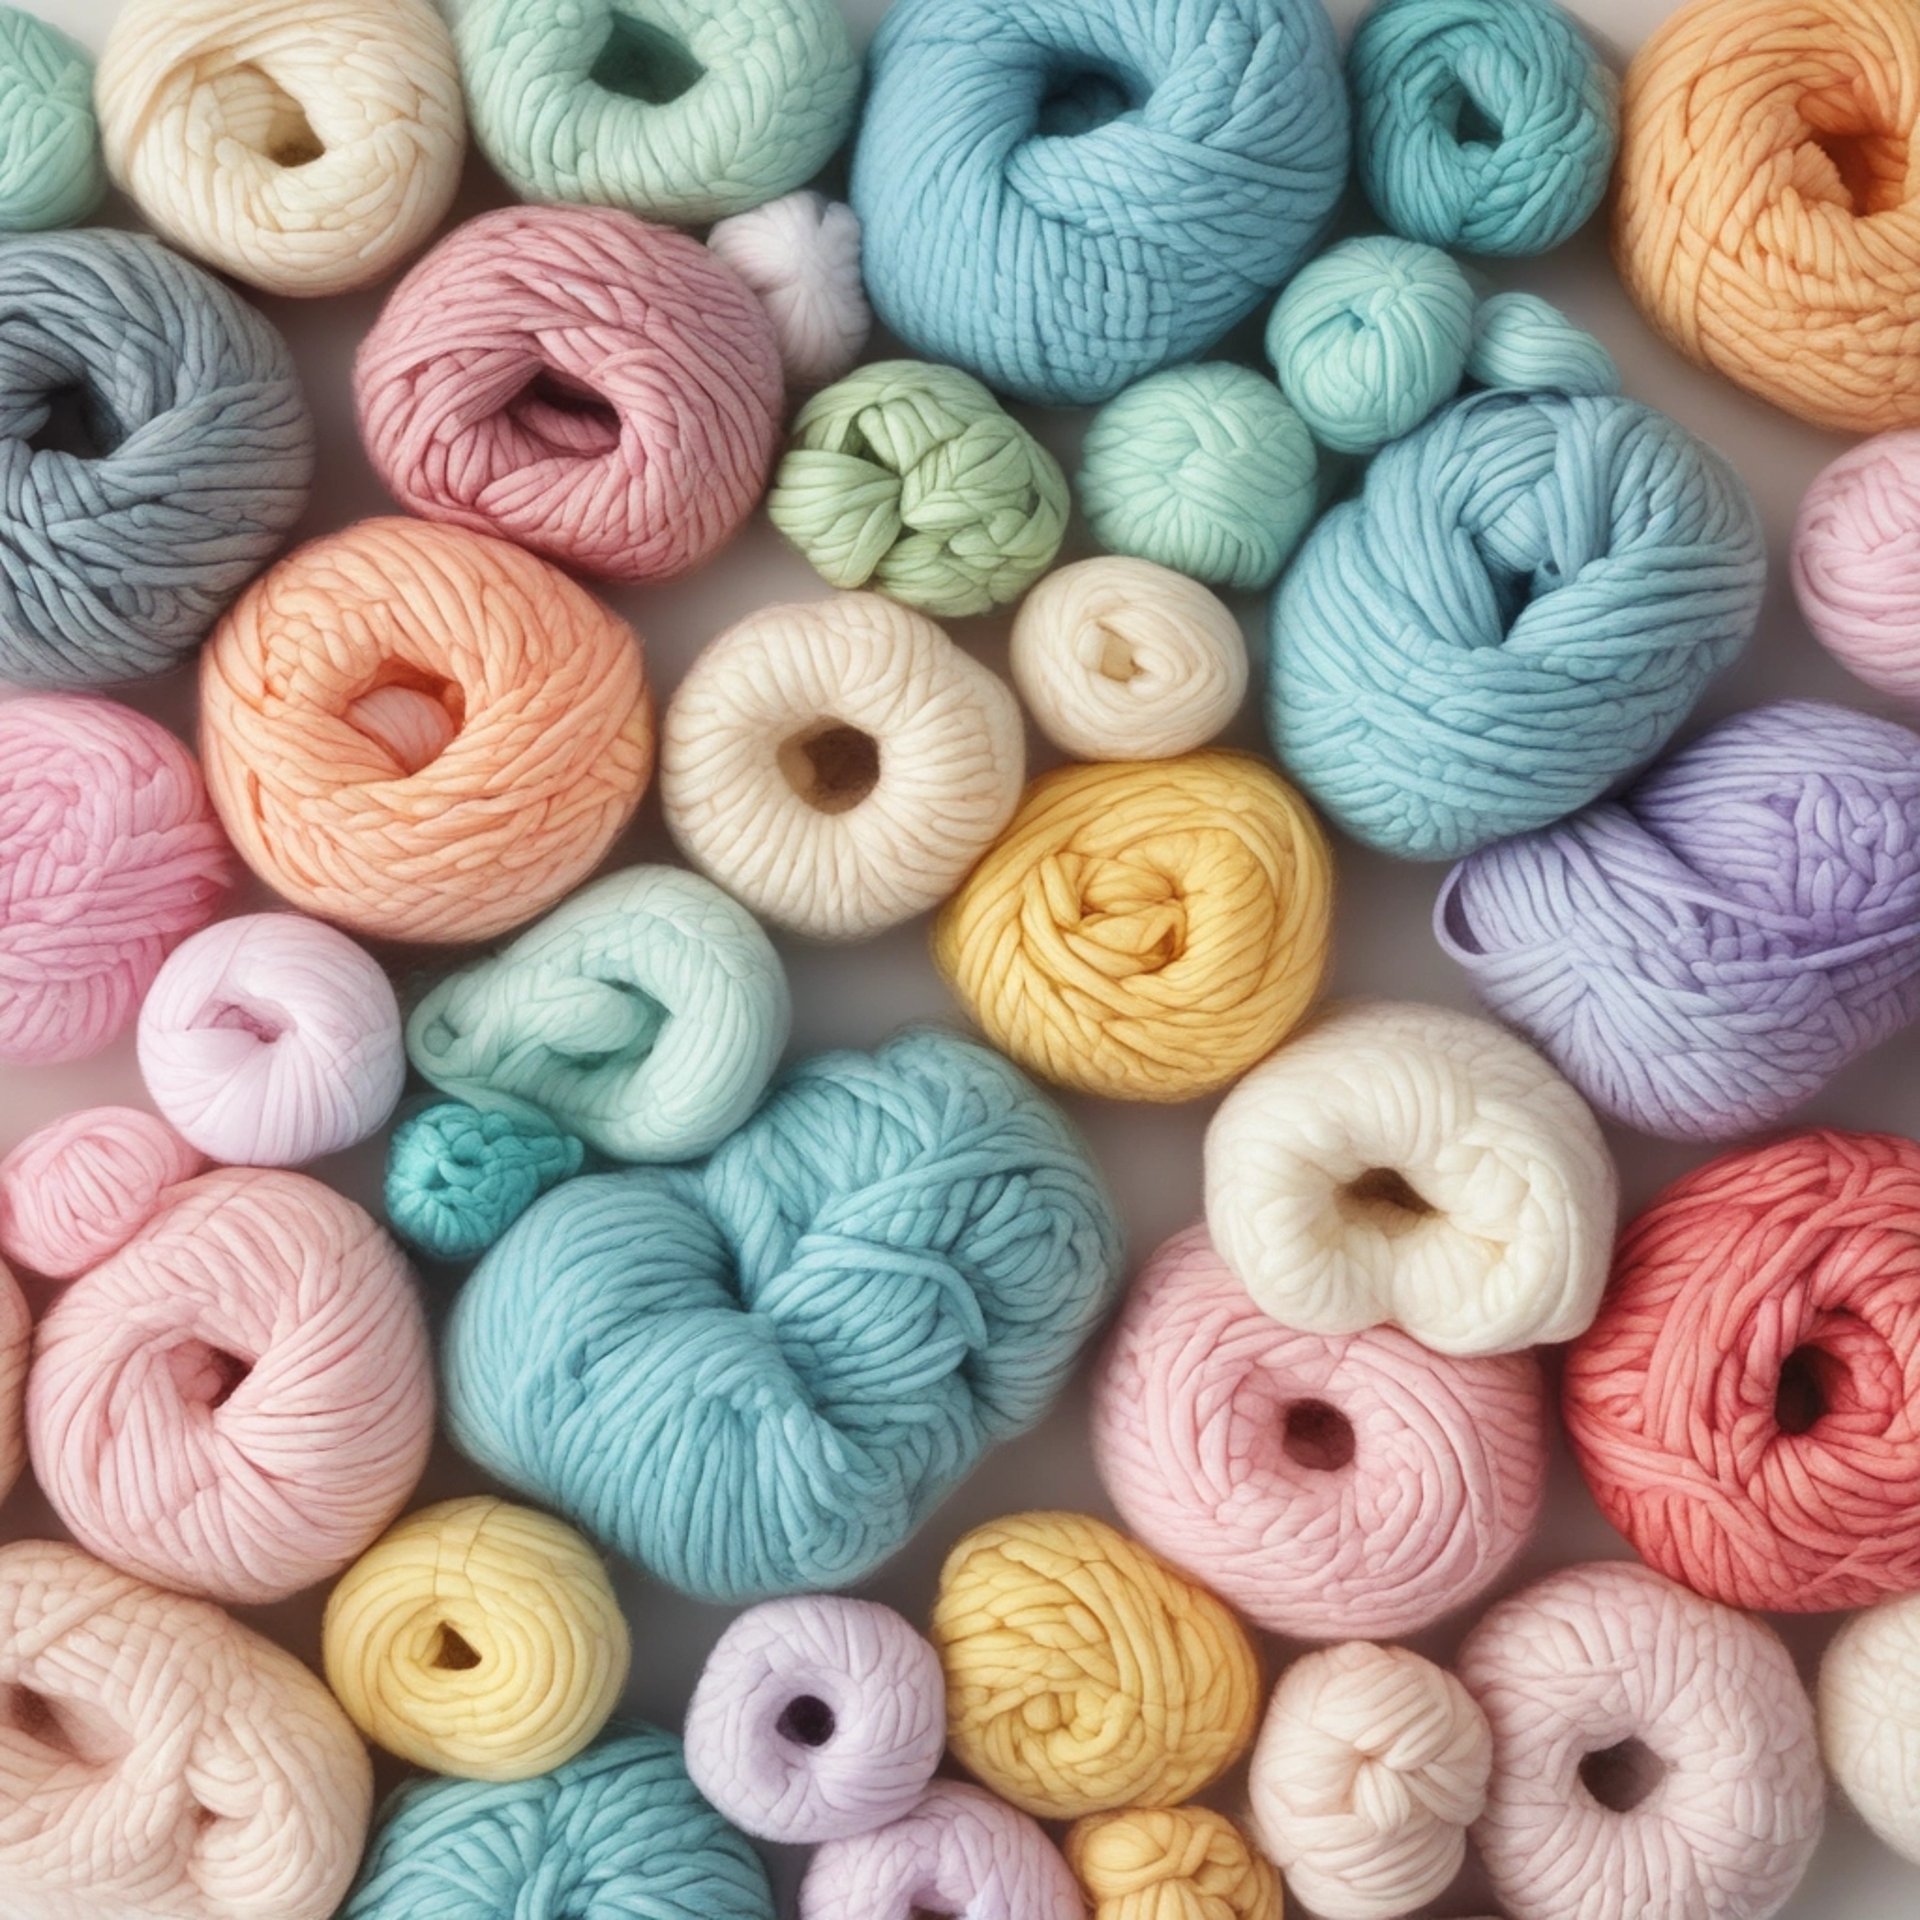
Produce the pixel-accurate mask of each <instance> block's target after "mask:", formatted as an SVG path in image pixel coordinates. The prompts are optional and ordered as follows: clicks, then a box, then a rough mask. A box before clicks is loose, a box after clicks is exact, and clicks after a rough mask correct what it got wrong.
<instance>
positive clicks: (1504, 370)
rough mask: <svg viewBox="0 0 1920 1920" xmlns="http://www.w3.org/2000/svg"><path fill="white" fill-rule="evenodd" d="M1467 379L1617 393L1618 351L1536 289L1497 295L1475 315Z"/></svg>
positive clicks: (1531, 388)
mask: <svg viewBox="0 0 1920 1920" xmlns="http://www.w3.org/2000/svg"><path fill="white" fill-rule="evenodd" d="M1467 378H1468V379H1469V380H1471V381H1473V382H1475V383H1476V384H1477V385H1479V386H1482V387H1511V388H1514V389H1516V390H1517V391H1519V392H1522V393H1541V392H1547V391H1551V392H1554V393H1593V394H1603V393H1618V392H1619V391H1620V369H1619V368H1618V367H1617V366H1615V365H1614V362H1613V355H1612V354H1610V353H1609V352H1608V351H1607V350H1606V348H1605V347H1603V346H1602V345H1601V344H1600V342H1599V341H1598V340H1596V339H1595V338H1594V337H1593V335H1592V334H1590V333H1589V332H1587V330H1586V329H1585V328H1584V327H1578V326H1575V325H1574V323H1573V322H1572V321H1571V320H1569V319H1568V318H1567V316H1566V315H1565V314H1564V313H1562V312H1561V311H1560V309H1559V308H1558V307H1556V306H1552V305H1550V304H1549V303H1548V302H1547V301H1545V300H1542V299H1541V298H1540V297H1539V295H1538V294H1532V293H1495V294H1490V295H1489V296H1488V297H1487V298H1486V299H1485V300H1482V301H1481V303H1480V308H1479V311H1478V312H1477V313H1475V315H1474V316H1473V346H1472V348H1471V350H1470V351H1469V352H1468V354H1467Z"/></svg>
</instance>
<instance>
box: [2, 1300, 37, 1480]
mask: <svg viewBox="0 0 1920 1920" xmlns="http://www.w3.org/2000/svg"><path fill="white" fill-rule="evenodd" d="M32 1351H33V1313H32V1310H31V1309H30V1308H29V1307H28V1305H27V1299H26V1295H25V1294H23V1293H22V1292H21V1291H20V1283H19V1282H18V1281H17V1280H15V1279H14V1277H13V1275H12V1274H11V1273H9V1272H8V1271H7V1269H6V1267H5V1266H4V1265H0V1500H4V1499H6V1497H7V1495H8V1494H10V1493H11V1492H12V1491H13V1483H14V1482H15V1481H16V1480H18V1479H19V1478H20V1469H21V1468H22V1467H23V1466H25V1465H26V1463H27V1434H26V1425H25V1422H24V1418H23V1409H24V1407H25V1405H26V1393H27V1359H28V1356H29V1355H30V1354H31V1353H32Z"/></svg>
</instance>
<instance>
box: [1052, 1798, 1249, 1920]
mask: <svg viewBox="0 0 1920 1920" xmlns="http://www.w3.org/2000/svg"><path fill="white" fill-rule="evenodd" d="M1066 1853H1067V1864H1068V1865H1069V1866H1070V1867H1072V1869H1073V1870H1074V1872H1075V1874H1077V1875H1078V1876H1079V1880H1080V1884H1081V1885H1082V1886H1083V1887H1084V1888H1085V1889H1086V1890H1087V1898H1088V1899H1089V1900H1090V1901H1091V1902H1092V1903H1093V1920H1280V1913H1281V1906H1282V1902H1281V1897H1280V1876H1279V1875H1278V1874H1277V1873H1276V1872H1275V1871H1274V1870H1273V1868H1272V1867H1271V1866H1270V1865H1269V1864H1268V1863H1267V1862H1266V1861H1265V1860H1264V1859H1262V1858H1261V1856H1260V1855H1259V1854H1257V1853H1255V1852H1254V1850H1253V1849H1252V1847H1250V1846H1249V1845H1248V1844H1247V1839H1246V1836H1245V1835H1244V1834H1243V1833H1242V1832H1241V1831H1240V1829H1239V1828H1238V1827H1236V1826H1235V1825H1234V1824H1233V1822H1232V1821H1231V1820H1229V1819H1228V1818H1227V1817H1226V1816H1225V1815H1224V1814H1219V1813H1213V1812H1211V1811H1209V1810H1208V1809H1207V1808H1205V1807H1132V1808H1129V1809H1128V1810H1127V1811H1126V1812H1125V1813H1101V1814H1095V1815H1094V1816H1092V1818H1090V1819H1086V1820H1082V1821H1079V1822H1078V1823H1077V1824H1076V1825H1075V1826H1074V1827H1073V1829H1072V1831H1071V1832H1069V1833H1068V1835H1067V1843H1066Z"/></svg>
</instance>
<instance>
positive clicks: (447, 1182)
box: [386, 1100, 587, 1260]
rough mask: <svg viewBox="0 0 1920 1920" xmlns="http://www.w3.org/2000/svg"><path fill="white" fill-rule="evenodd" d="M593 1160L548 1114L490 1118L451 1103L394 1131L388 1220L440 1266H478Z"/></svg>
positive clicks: (509, 1113) (390, 1145)
mask: <svg viewBox="0 0 1920 1920" xmlns="http://www.w3.org/2000/svg"><path fill="white" fill-rule="evenodd" d="M586 1157H587V1156H586V1148H585V1147H584V1146H583V1145H582V1144H581V1143H580V1142H579V1141H578V1140H576V1139H575V1138H574V1137H573V1136H572V1135H571V1134H569V1133H562V1132H561V1131H560V1129H559V1128H558V1127H556V1126H555V1125H554V1124H553V1122H552V1121H550V1120H548V1119H545V1118H544V1117H543V1116H542V1115H540V1114H537V1113H531V1112H526V1111H501V1112H491V1113H482V1112H481V1111H480V1110H479V1109H478V1108H476V1107H469V1106H467V1105H466V1104H465V1103H464V1102H462V1101H459V1100H443V1101H440V1102H439V1103H437V1104H436V1105H434V1106H431V1107H426V1108H424V1109H422V1111H420V1112H419V1113H416V1114H414V1115H413V1116H412V1117H411V1118H410V1119H408V1120H404V1121H402V1122H401V1123H400V1125H399V1126H397V1127H396V1128H395V1129H394V1131H393V1138H392V1140H391V1141H389V1142H388V1145H387V1183H386V1202H387V1219H388V1220H389V1222H390V1223H391V1224H392V1227H393V1230H394V1232H395V1233H397V1234H398V1235H399V1236H400V1237H401V1239H403V1240H405V1241H408V1242H409V1243H410V1244H412V1245H413V1246H416V1247H418V1248H419V1249H420V1251H421V1252H422V1253H425V1254H429V1255H431V1256H432V1257H433V1258H434V1259H436V1260H477V1259H479V1257H480V1256H481V1255H482V1254H483V1253H485V1252H486V1250H487V1249H488V1248H489V1247H490V1246H492V1245H493V1243H494V1242H495V1241H496V1240H498V1239H499V1238H500V1236H501V1235H502V1234H503V1233H505V1232H506V1230H507V1229H508V1228H509V1227H510V1226H512V1225H513V1223H514V1222H515V1221H516V1220H518V1219H519V1218H520V1216H521V1215H522V1214H523V1213H525V1212H526V1210H527V1209H528V1208H529V1207H530V1206H532V1205H533V1203H534V1202H535V1201H536V1200H538V1199H539V1198H540V1196H541V1195H542V1194H543V1193H545V1192H546V1191H547V1190H548V1188H550V1187H556V1186H558V1185H559V1184H560V1182H561V1181H562V1180H570V1179H572V1178H573V1176H574V1175H575V1174H576V1173H578V1172H579V1171H580V1169H581V1167H582V1166H583V1165H584V1164H585V1161H586Z"/></svg>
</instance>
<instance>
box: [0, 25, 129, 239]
mask: <svg viewBox="0 0 1920 1920" xmlns="http://www.w3.org/2000/svg"><path fill="white" fill-rule="evenodd" d="M106 190H107V170H106V167H105V166H104V164H103V163H102V161H101V158H100V128H99V125H98V123H97V122H96V121H95V119H94V117H93V62H92V61H91V60H90V59H88V58H87V53H86V49H85V48H84V47H82V46H80V45H79V44H78V43H77V42H75V41H73V40H70V39H68V37H67V36H66V35H65V34H64V33H61V32H60V31H59V30H58V29H57V28H55V27H51V26H49V25H48V24H47V23H46V22H45V21H44V20H42V19H40V18H39V17H38V16H37V15H35V14H31V13H28V12H26V11H25V10H24V9H22V8H20V7H0V233H32V232H34V231H36V230H38V229H40V228H43V227H70V226H74V225H76V224H77V223H78V222H80V221H82V220H84V219H85V218H86V217H87V215H88V214H90V213H91V212H92V211H93V210H94V208H95V207H96V206H97V205H98V204H99V202H100V198H101V196H102V195H103V194H104V193H105V192H106Z"/></svg>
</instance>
